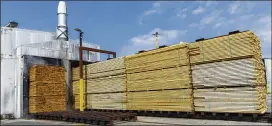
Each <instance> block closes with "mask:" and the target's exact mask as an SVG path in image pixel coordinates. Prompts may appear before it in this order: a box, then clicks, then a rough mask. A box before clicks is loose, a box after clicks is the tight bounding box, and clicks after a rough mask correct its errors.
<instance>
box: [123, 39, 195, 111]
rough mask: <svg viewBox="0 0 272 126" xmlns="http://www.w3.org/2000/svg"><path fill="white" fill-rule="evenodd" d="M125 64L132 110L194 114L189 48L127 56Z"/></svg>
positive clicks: (156, 50) (152, 51)
mask: <svg viewBox="0 0 272 126" xmlns="http://www.w3.org/2000/svg"><path fill="white" fill-rule="evenodd" d="M125 63H126V78H127V83H126V84H127V91H128V92H127V97H128V101H127V102H128V103H127V104H128V109H129V110H153V111H155V110H159V111H186V112H187V111H193V108H192V106H193V105H192V83H191V70H190V63H189V55H188V47H187V44H177V45H173V46H169V47H164V48H160V49H155V50H151V51H147V52H143V53H139V54H135V55H131V56H127V57H126V62H125ZM169 89H171V90H169ZM179 95H180V96H179Z"/></svg>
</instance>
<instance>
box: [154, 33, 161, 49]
mask: <svg viewBox="0 0 272 126" xmlns="http://www.w3.org/2000/svg"><path fill="white" fill-rule="evenodd" d="M153 35H154V36H156V48H159V42H158V41H159V35H160V34H159V33H158V32H156V33H155V34H153Z"/></svg>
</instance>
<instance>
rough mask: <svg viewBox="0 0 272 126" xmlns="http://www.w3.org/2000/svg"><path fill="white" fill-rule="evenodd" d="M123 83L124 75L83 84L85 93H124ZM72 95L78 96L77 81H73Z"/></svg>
mask: <svg viewBox="0 0 272 126" xmlns="http://www.w3.org/2000/svg"><path fill="white" fill-rule="evenodd" d="M125 83H126V78H125V75H118V76H109V77H103V78H96V79H88V80H84V84H87V89H86V90H87V93H104V92H124V91H126V84H125ZM84 87H85V86H84ZM84 91H85V89H84ZM73 93H74V94H79V81H73Z"/></svg>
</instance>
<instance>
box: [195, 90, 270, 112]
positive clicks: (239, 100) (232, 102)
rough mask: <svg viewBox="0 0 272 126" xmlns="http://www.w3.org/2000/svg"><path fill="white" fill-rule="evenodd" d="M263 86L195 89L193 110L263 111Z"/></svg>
mask: <svg viewBox="0 0 272 126" xmlns="http://www.w3.org/2000/svg"><path fill="white" fill-rule="evenodd" d="M265 91H266V89H265V87H264V86H257V87H236V88H216V89H195V90H194V105H195V111H202V112H228V113H264V112H266V110H267V105H266V92H265Z"/></svg>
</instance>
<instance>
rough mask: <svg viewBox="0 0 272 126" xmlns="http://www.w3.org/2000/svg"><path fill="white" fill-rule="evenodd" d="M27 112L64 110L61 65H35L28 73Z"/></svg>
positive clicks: (64, 95) (64, 97)
mask: <svg viewBox="0 0 272 126" xmlns="http://www.w3.org/2000/svg"><path fill="white" fill-rule="evenodd" d="M29 80H30V83H29V113H38V112H52V111H65V110H66V83H65V72H64V68H63V67H57V66H42V65H35V66H33V67H31V68H30V73H29Z"/></svg>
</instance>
